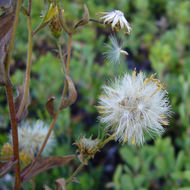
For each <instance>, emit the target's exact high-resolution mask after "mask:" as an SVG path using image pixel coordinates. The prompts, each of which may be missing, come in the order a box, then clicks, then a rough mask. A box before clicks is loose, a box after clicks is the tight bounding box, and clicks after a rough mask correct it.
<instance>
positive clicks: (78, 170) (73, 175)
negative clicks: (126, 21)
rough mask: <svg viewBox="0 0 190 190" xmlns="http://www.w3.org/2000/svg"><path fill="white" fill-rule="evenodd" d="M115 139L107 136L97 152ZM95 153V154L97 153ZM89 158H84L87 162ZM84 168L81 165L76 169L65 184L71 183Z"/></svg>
mask: <svg viewBox="0 0 190 190" xmlns="http://www.w3.org/2000/svg"><path fill="white" fill-rule="evenodd" d="M114 137H115V134H113V135H111V136H109V137H108V138H107V139H105V140H104V141H103V142H101V143H100V144H99V145H98V148H97V151H99V150H100V149H101V148H103V147H104V145H106V144H107V143H108V142H110V141H112V140H113V139H114ZM97 151H96V152H97ZM96 152H95V153H94V155H95V154H96ZM90 158H91V157H90V156H88V157H87V158H86V161H88V160H89V159H90ZM84 166H85V163H81V164H80V165H79V166H78V168H77V169H76V170H75V171H74V173H73V174H72V175H71V177H69V179H68V180H67V182H66V184H67V185H68V184H69V183H70V182H71V181H73V179H74V178H75V177H76V176H77V175H78V173H79V172H80V171H81V170H82V168H83V167H84Z"/></svg>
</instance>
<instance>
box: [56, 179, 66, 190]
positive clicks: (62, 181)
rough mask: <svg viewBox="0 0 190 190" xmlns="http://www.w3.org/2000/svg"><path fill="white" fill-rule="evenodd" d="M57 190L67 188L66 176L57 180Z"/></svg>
mask: <svg viewBox="0 0 190 190" xmlns="http://www.w3.org/2000/svg"><path fill="white" fill-rule="evenodd" d="M54 183H55V185H56V188H55V189H56V190H66V181H65V179H64V178H60V179H57V180H56V181H55V182H54Z"/></svg>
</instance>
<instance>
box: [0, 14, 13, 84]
mask: <svg viewBox="0 0 190 190" xmlns="http://www.w3.org/2000/svg"><path fill="white" fill-rule="evenodd" d="M13 20H14V13H13V12H12V13H9V14H4V15H2V16H0V86H1V85H5V84H7V81H8V80H7V75H6V72H5V65H4V61H5V58H6V54H7V51H8V45H9V40H10V39H11V34H12V28H13Z"/></svg>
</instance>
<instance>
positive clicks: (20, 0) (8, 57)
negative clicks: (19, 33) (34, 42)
mask: <svg viewBox="0 0 190 190" xmlns="http://www.w3.org/2000/svg"><path fill="white" fill-rule="evenodd" d="M21 5H22V0H18V1H17V8H16V13H15V19H14V25H13V32H12V36H11V41H10V44H9V49H8V52H7V56H6V60H5V70H6V73H7V75H8V76H9V72H10V59H11V54H12V50H13V46H14V42H15V36H16V30H17V26H18V21H19V13H20V9H21Z"/></svg>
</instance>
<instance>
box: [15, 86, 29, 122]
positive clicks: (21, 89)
mask: <svg viewBox="0 0 190 190" xmlns="http://www.w3.org/2000/svg"><path fill="white" fill-rule="evenodd" d="M16 89H17V94H18V96H17V98H16V100H15V111H16V113H17V112H18V110H19V107H20V105H21V102H22V99H23V95H24V87H23V85H21V86H18V87H16ZM29 105H30V94H29V92H28V97H27V100H26V103H25V106H24V109H23V111H22V114H21V115H20V116H19V117H18V115H17V116H16V119H17V122H21V121H22V120H23V119H24V118H25V117H26V116H27V114H28V106H29Z"/></svg>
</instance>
